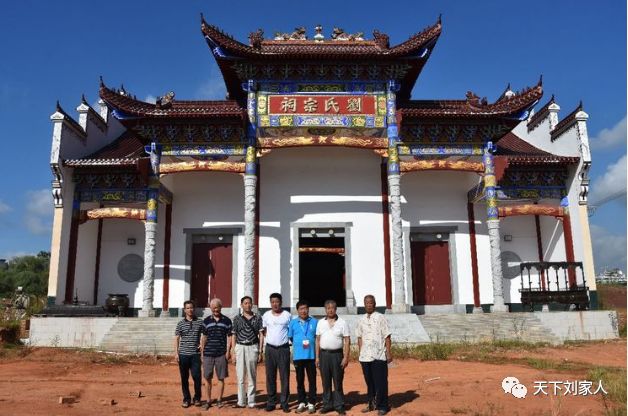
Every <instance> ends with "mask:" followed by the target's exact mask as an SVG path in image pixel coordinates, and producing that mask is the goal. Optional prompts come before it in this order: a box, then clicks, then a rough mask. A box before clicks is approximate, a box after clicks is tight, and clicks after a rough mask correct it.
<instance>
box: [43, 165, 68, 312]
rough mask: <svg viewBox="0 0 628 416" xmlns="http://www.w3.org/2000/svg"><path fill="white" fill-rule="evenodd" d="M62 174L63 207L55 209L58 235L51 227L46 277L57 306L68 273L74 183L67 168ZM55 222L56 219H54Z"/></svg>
mask: <svg viewBox="0 0 628 416" xmlns="http://www.w3.org/2000/svg"><path fill="white" fill-rule="evenodd" d="M61 169H62V171H63V174H64V178H65V180H66V181H67V182H65V183H64V185H63V187H62V188H61V192H62V195H63V207H62V208H55V211H56V210H61V211H62V212H61V215H60V216H59V218H58V219H59V221H60V222H61V224H60V225H59V228H60V229H59V230H58V233H59V235H58V236H56V235H54V233H56V232H57V230H56V224H55V226H54V227H53V236H52V242H51V246H50V253H51V255H50V274H49V276H48V296H56V298H55V303H56V304H57V305H61V304H63V301H64V297H65V283H66V277H67V271H68V256H69V245H70V228H71V226H72V225H71V223H72V198H73V195H74V183H73V182H72V179H71V178H72V172H71V171H70V170H69V169H67V168H61ZM55 220H56V218H55Z"/></svg>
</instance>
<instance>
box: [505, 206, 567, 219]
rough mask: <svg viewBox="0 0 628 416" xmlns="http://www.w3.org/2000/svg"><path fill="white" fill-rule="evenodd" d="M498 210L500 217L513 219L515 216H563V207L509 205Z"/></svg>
mask: <svg viewBox="0 0 628 416" xmlns="http://www.w3.org/2000/svg"><path fill="white" fill-rule="evenodd" d="M498 210H499V216H500V217H514V216H516V215H546V216H552V217H558V218H560V217H563V216H564V215H565V208H564V207H562V206H553V205H538V204H526V205H510V206H503V207H499V208H498Z"/></svg>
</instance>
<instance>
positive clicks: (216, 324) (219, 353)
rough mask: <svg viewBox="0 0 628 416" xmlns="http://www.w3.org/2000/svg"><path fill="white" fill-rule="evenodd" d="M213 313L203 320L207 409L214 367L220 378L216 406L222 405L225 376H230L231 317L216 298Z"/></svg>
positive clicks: (212, 301)
mask: <svg viewBox="0 0 628 416" xmlns="http://www.w3.org/2000/svg"><path fill="white" fill-rule="evenodd" d="M209 307H210V308H211V310H212V314H211V315H210V316H208V317H207V318H205V319H204V320H203V326H204V328H203V335H202V336H201V349H202V350H203V357H202V360H203V375H204V376H205V383H206V384H205V385H206V386H207V403H205V409H209V407H210V406H211V401H212V378H213V375H214V369H215V370H216V378H217V379H218V398H217V400H216V406H218V407H222V406H223V403H222V394H223V393H224V391H225V377H228V376H229V372H228V371H227V362H228V361H229V358H230V354H231V341H232V338H233V337H232V336H231V329H232V324H231V319H229V318H227V317H226V316H225V315H223V314H222V313H221V311H222V302H221V301H220V299H218V298H214V299H212V300H211V302H210V303H209Z"/></svg>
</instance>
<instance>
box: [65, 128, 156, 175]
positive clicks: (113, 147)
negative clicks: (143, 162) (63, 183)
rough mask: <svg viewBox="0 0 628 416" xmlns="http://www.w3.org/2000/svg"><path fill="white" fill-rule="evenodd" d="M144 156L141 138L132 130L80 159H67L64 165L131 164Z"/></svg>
mask: <svg viewBox="0 0 628 416" xmlns="http://www.w3.org/2000/svg"><path fill="white" fill-rule="evenodd" d="M142 157H146V155H145V153H144V144H143V143H142V140H141V139H140V138H139V137H138V136H137V135H136V134H134V133H133V132H131V131H127V132H125V133H123V134H122V135H121V136H120V137H118V138H117V139H116V140H114V141H113V142H111V143H110V144H108V145H107V146H105V147H103V148H102V149H100V150H97V151H96V152H94V153H92V154H91V155H88V156H85V157H83V158H80V159H67V160H65V161H64V164H65V165H66V166H70V167H80V166H105V165H107V166H133V165H135V164H136V163H137V161H138V160H139V159H140V158H142Z"/></svg>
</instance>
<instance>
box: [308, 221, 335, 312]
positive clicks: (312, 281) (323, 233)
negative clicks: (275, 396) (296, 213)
mask: <svg viewBox="0 0 628 416" xmlns="http://www.w3.org/2000/svg"><path fill="white" fill-rule="evenodd" d="M312 231H314V232H312ZM329 231H332V232H331V233H330V232H329ZM299 235H300V236H299V297H300V298H301V299H307V300H308V301H309V302H310V306H324V304H325V301H326V300H328V299H333V300H335V301H336V303H337V305H338V306H342V307H344V306H345V305H346V290H345V257H344V254H345V239H344V230H343V229H338V230H310V229H307V230H300V232H299Z"/></svg>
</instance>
